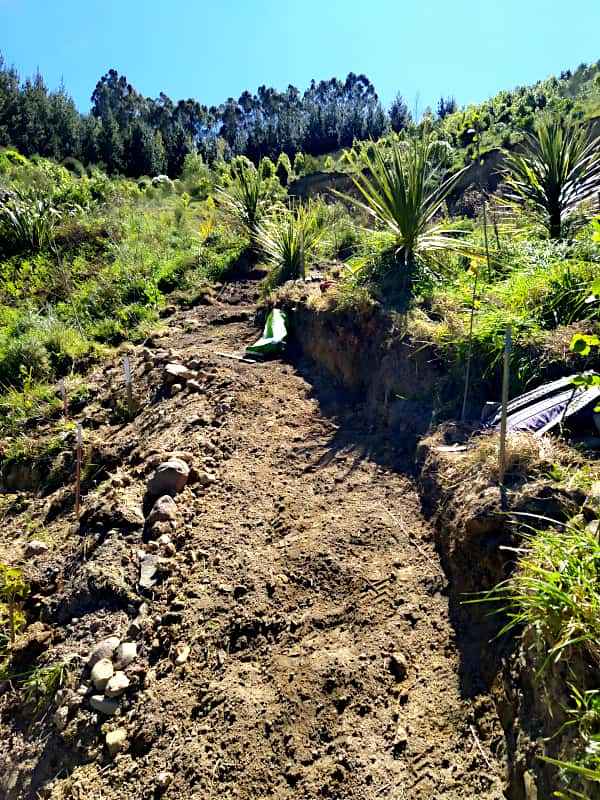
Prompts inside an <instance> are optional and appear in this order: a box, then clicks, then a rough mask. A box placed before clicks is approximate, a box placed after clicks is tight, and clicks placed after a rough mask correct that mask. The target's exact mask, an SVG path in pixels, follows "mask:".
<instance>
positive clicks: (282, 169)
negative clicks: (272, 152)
mask: <svg viewBox="0 0 600 800" xmlns="http://www.w3.org/2000/svg"><path fill="white" fill-rule="evenodd" d="M275 174H276V175H277V179H278V180H279V183H280V184H281V185H282V186H287V185H288V183H289V182H290V178H291V175H292V165H291V163H290V158H289V156H288V155H287V153H280V154H279V158H278V159H277V166H276V167H275Z"/></svg>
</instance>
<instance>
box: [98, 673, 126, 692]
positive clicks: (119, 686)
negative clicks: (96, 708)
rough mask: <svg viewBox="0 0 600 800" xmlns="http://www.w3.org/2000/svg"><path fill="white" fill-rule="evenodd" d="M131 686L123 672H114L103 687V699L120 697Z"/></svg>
mask: <svg viewBox="0 0 600 800" xmlns="http://www.w3.org/2000/svg"><path fill="white" fill-rule="evenodd" d="M130 685H131V681H130V680H129V678H128V677H127V675H125V673H124V672H120V671H119V672H115V674H114V675H113V676H112V678H111V679H110V680H109V681H108V683H107V684H106V686H105V687H104V696H105V697H120V696H121V695H122V694H123V693H124V692H125V691H126V690H127V689H128V688H129V686H130Z"/></svg>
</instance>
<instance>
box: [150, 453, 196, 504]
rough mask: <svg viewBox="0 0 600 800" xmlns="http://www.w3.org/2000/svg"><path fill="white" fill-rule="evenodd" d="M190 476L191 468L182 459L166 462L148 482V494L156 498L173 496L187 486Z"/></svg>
mask: <svg viewBox="0 0 600 800" xmlns="http://www.w3.org/2000/svg"><path fill="white" fill-rule="evenodd" d="M189 474H190V468H189V467H188V465H187V464H186V463H185V461H182V460H181V459H180V458H172V459H171V460H170V461H164V462H163V463H162V464H160V465H159V466H158V467H157V469H156V472H155V473H154V475H153V476H152V477H151V478H150V480H149V481H148V492H149V493H150V494H151V495H154V496H155V497H160V496H162V495H165V494H169V495H171V496H173V495H175V494H177V492H180V491H181V490H182V489H183V487H184V486H185V485H186V483H187V479H188V475H189Z"/></svg>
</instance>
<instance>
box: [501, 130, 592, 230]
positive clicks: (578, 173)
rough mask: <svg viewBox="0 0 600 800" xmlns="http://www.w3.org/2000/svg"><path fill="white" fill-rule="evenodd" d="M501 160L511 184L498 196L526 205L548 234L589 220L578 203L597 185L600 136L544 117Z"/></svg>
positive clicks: (577, 225) (521, 206) (505, 200)
mask: <svg viewBox="0 0 600 800" xmlns="http://www.w3.org/2000/svg"><path fill="white" fill-rule="evenodd" d="M504 165H505V168H506V180H507V183H508V187H509V188H508V192H507V194H506V195H505V197H504V198H501V201H502V202H504V203H507V204H508V205H510V206H512V207H513V208H514V209H517V210H523V209H525V210H528V211H529V212H530V213H531V215H532V217H533V218H534V220H535V221H536V222H537V223H538V224H539V225H540V226H541V227H542V228H543V229H545V230H546V231H547V233H548V235H549V237H550V238H551V239H562V238H565V237H567V236H568V235H570V234H571V233H573V232H574V231H575V230H577V229H578V228H579V227H581V225H582V224H585V223H586V222H587V221H588V219H589V217H588V215H587V214H585V213H584V212H583V211H582V208H581V205H582V203H584V201H586V200H589V199H590V198H591V197H593V195H594V194H595V193H596V192H598V191H599V190H600V136H591V135H590V132H589V128H588V127H587V126H586V125H585V124H582V123H574V122H565V121H561V120H556V119H550V118H546V119H543V120H542V121H541V122H540V124H539V125H538V128H537V131H536V133H535V135H532V134H527V135H526V136H525V141H524V144H523V150H522V152H517V153H506V154H505V156H504Z"/></svg>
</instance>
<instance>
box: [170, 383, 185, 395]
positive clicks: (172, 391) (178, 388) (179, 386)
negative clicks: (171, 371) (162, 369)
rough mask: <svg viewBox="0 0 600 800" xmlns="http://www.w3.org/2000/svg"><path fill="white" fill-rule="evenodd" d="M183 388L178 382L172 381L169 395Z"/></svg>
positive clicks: (177, 392)
mask: <svg viewBox="0 0 600 800" xmlns="http://www.w3.org/2000/svg"><path fill="white" fill-rule="evenodd" d="M182 389H183V386H182V385H181V384H180V383H174V384H173V385H172V386H171V396H173V395H175V394H179V392H180V391H181V390H182Z"/></svg>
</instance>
